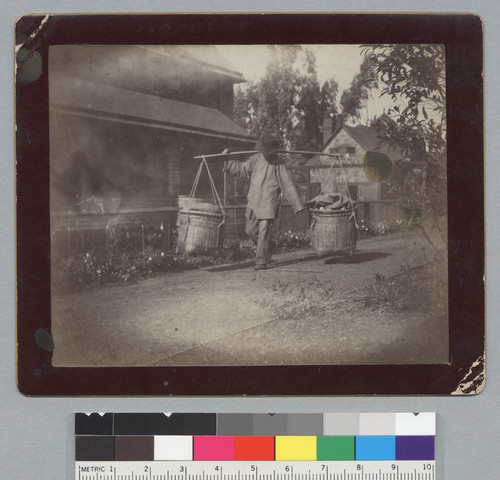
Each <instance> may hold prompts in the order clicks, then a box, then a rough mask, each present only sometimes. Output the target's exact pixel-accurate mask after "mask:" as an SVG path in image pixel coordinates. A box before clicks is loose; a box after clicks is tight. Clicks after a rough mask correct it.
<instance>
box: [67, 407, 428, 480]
mask: <svg viewBox="0 0 500 480" xmlns="http://www.w3.org/2000/svg"><path fill="white" fill-rule="evenodd" d="M435 420H436V419H435V414H434V413H360V414H353V413H339V414H315V413H311V414H308V413H306V414H281V413H280V414H261V413H258V414H232V413H229V414H216V413H193V414H189V413H99V414H98V413H77V414H76V416H75V435H76V437H75V460H76V463H75V479H76V480H435V457H434V443H435Z"/></svg>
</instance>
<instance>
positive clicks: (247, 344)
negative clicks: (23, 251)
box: [52, 234, 447, 366]
mask: <svg viewBox="0 0 500 480" xmlns="http://www.w3.org/2000/svg"><path fill="white" fill-rule="evenodd" d="M431 250H432V249H431V247H430V245H429V244H428V243H427V242H426V240H425V239H424V238H423V237H421V236H419V235H418V234H403V235H392V236H387V237H379V238H374V239H369V240H364V241H361V242H359V248H358V250H357V252H356V254H355V255H354V257H353V258H351V259H348V258H346V257H331V258H326V259H325V258H310V259H307V260H305V261H299V260H300V258H301V257H303V255H304V253H307V252H304V251H302V252H291V253H289V254H286V255H281V256H277V257H276V259H277V260H278V266H276V268H271V269H269V270H267V271H265V272H254V271H253V269H239V270H229V271H218V272H210V271H202V270H196V271H190V272H184V273H174V274H167V275H164V276H162V277H156V278H151V279H147V280H143V281H140V282H138V283H137V284H134V285H129V286H115V287H107V288H99V289H94V290H86V291H82V292H78V293H73V294H65V295H57V294H54V295H53V299H52V308H53V319H52V333H53V336H54V342H55V346H56V348H55V350H54V357H53V360H54V364H55V365H58V366H69V365H73V366H94V365H95V366H115V365H193V364H195V365H241V364H243V365H245V364H247V365H248V364H281V363H285V364H287V363H310V364H311V363H312V364H314V363H319V364H325V363H357V362H361V363H381V362H382V363H383V361H384V359H386V362H387V363H399V362H401V363H405V361H408V362H415V363H436V361H435V360H436V359H435V357H436V355H439V356H441V357H443V355H446V354H447V350H446V351H444V350H443V348H437V349H436V342H437V343H439V344H443V342H444V343H445V344H446V338H447V323H446V318H445V319H440V320H439V321H436V319H435V318H427V317H425V318H415V315H414V314H412V313H411V312H407V314H406V316H407V317H408V318H403V317H404V316H402V315H399V316H389V317H387V316H386V315H383V316H382V317H383V318H378V319H376V324H374V319H373V312H372V313H371V314H370V315H368V316H366V315H365V316H363V313H362V312H361V314H360V315H357V316H354V317H355V318H354V317H353V315H347V316H344V317H343V316H342V315H330V316H326V317H318V318H315V319H314V320H313V321H309V322H308V323H307V324H303V323H301V322H300V321H296V320H287V319H280V320H277V319H276V318H275V316H273V313H272V312H273V308H272V307H273V303H274V304H278V305H279V304H280V303H279V302H283V301H286V298H287V295H289V291H290V288H292V287H293V288H295V287H296V286H297V285H301V284H303V285H308V284H311V282H319V283H320V284H329V285H331V286H332V289H333V291H334V292H335V293H339V292H346V291H350V290H352V289H354V288H357V287H360V286H362V285H365V284H367V283H371V282H373V281H374V279H375V276H376V275H377V276H384V277H389V276H391V275H394V274H397V273H398V272H400V271H401V270H402V269H405V268H407V267H408V266H415V265H421V264H424V263H426V262H427V260H428V259H429V258H430V257H431V255H432V252H431ZM283 260H288V264H286V265H282V266H279V265H281V264H280V263H279V262H282V261H283ZM444 274H445V272H444ZM385 317H387V318H385ZM420 317H422V316H421V315H420ZM431 317H434V316H433V315H431ZM429 327H430V328H429ZM433 352H434V353H433ZM435 352H437V353H435ZM405 359H406V360H405ZM424 360H425V361H424Z"/></svg>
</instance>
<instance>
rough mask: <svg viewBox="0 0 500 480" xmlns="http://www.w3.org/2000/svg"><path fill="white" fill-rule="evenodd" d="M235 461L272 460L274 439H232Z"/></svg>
mask: <svg viewBox="0 0 500 480" xmlns="http://www.w3.org/2000/svg"><path fill="white" fill-rule="evenodd" d="M234 459H235V460H250V461H253V460H255V461H257V460H271V461H272V460H274V437H253V436H252V437H243V436H241V437H234Z"/></svg>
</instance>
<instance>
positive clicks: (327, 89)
mask: <svg viewBox="0 0 500 480" xmlns="http://www.w3.org/2000/svg"><path fill="white" fill-rule="evenodd" d="M338 93H339V84H338V83H337V81H336V80H335V79H334V78H331V79H330V80H327V81H326V82H325V83H324V84H323V86H322V87H321V110H322V112H323V118H325V117H326V118H330V119H331V121H332V132H336V131H337V130H338V129H339V128H340V127H341V126H342V125H343V124H344V115H343V114H342V113H341V112H340V111H339V108H338V106H337V96H338Z"/></svg>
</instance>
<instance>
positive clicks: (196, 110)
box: [49, 74, 254, 142]
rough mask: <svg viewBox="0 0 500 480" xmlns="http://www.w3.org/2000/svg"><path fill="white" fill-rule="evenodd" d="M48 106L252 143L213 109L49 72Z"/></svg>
mask: <svg viewBox="0 0 500 480" xmlns="http://www.w3.org/2000/svg"><path fill="white" fill-rule="evenodd" d="M49 104H50V107H51V109H53V110H58V111H63V112H65V113H72V114H76V115H83V116H87V117H94V118H100V119H105V120H114V121H121V122H124V123H132V124H137V125H146V126H150V127H157V128H163V129H167V130H176V131H183V132H188V133H196V134H199V135H208V136H215V137H223V138H229V139H232V140H241V141H246V142H253V141H254V139H253V137H251V136H249V135H248V134H247V133H246V132H245V130H243V128H241V127H240V126H239V125H237V124H236V123H235V122H234V121H233V120H231V119H230V118H229V117H227V116H226V115H224V114H223V113H221V112H219V111H218V110H216V109H214V108H209V107H204V106H200V105H194V104H192V103H185V102H179V101H177V100H170V99H167V98H162V97H158V96H156V95H149V94H145V93H138V92H133V91H130V90H125V89H122V88H117V87H112V86H109V85H101V84H98V83H93V82H89V81H86V80H81V79H77V78H73V77H69V76H65V75H61V74H52V75H51V78H50V87H49Z"/></svg>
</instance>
